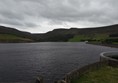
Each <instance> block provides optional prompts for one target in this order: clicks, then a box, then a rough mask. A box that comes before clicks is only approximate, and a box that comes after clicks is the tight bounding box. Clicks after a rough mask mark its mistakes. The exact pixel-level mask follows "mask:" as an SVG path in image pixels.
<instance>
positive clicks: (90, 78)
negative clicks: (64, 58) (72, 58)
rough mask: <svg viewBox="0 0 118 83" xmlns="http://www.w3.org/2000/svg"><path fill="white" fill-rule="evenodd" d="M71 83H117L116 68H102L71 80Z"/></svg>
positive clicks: (117, 72) (117, 70)
mask: <svg viewBox="0 0 118 83" xmlns="http://www.w3.org/2000/svg"><path fill="white" fill-rule="evenodd" d="M71 83H118V68H113V67H109V66H107V67H103V68H100V69H98V70H94V71H90V72H88V73H86V74H84V75H82V76H81V77H80V78H79V79H78V78H75V79H72V81H71Z"/></svg>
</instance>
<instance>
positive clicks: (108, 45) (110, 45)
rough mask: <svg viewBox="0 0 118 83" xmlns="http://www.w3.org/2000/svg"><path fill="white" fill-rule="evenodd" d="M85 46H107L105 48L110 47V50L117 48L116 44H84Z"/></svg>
mask: <svg viewBox="0 0 118 83" xmlns="http://www.w3.org/2000/svg"><path fill="white" fill-rule="evenodd" d="M86 44H93V45H99V46H107V47H111V48H118V44H100V43H90V42H88V43H86Z"/></svg>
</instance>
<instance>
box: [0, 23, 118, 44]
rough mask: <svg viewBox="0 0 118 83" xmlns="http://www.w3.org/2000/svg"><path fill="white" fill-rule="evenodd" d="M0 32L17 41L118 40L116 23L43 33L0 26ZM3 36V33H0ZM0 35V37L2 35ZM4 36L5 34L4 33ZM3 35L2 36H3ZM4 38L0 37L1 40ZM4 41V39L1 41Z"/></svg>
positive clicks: (115, 41) (109, 41)
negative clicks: (32, 32)
mask: <svg viewBox="0 0 118 83" xmlns="http://www.w3.org/2000/svg"><path fill="white" fill-rule="evenodd" d="M0 34H7V36H9V35H10V36H11V35H12V36H16V37H17V38H16V39H18V41H19V42H21V41H23V42H24V40H25V39H26V40H27V39H28V40H33V41H34V42H68V41H69V42H80V41H90V42H102V43H104V42H107V43H111V41H112V43H117V42H118V25H111V26H103V27H96V28H84V29H79V28H70V29H63V28H61V29H55V30H53V31H49V32H47V33H44V34H31V33H29V32H23V31H19V30H17V29H14V28H9V27H4V26H0ZM2 36H3V35H2ZM2 36H1V37H2ZM4 36H5V35H4ZM4 36H3V37H4ZM13 38H14V37H9V38H7V39H6V40H9V41H10V42H11V41H12V40H14V41H16V40H15V39H13ZM3 40H5V39H1V41H3ZM3 42H4V41H3Z"/></svg>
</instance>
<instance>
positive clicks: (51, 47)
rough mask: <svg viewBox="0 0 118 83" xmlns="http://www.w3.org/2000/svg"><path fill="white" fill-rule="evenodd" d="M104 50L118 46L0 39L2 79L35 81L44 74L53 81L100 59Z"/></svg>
mask: <svg viewBox="0 0 118 83" xmlns="http://www.w3.org/2000/svg"><path fill="white" fill-rule="evenodd" d="M105 51H118V49H117V48H111V47H105V46H98V45H91V44H86V43H84V42H80V43H70V42H60V43H56V42H44V43H7V44H2V43H1V44H0V82H19V81H29V80H31V81H33V80H35V78H36V77H37V76H42V77H43V78H44V80H45V83H54V81H56V80H59V79H62V78H63V76H64V75H65V74H67V73H68V72H70V71H72V70H73V69H76V68H80V67H82V66H85V65H87V64H90V63H94V62H97V61H99V57H100V53H101V52H105Z"/></svg>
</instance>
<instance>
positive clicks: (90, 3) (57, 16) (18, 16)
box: [0, 0, 118, 31]
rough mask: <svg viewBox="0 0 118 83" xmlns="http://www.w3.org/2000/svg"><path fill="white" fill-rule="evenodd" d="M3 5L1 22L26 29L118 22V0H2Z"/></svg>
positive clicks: (0, 13)
mask: <svg viewBox="0 0 118 83" xmlns="http://www.w3.org/2000/svg"><path fill="white" fill-rule="evenodd" d="M0 5H1V7H0V19H1V18H2V19H3V20H0V22H1V23H4V24H5V23H6V24H9V25H10V24H11V25H16V27H17V25H18V26H21V27H22V26H24V27H25V26H26V27H27V29H28V27H37V26H39V28H40V26H42V27H43V25H44V26H48V25H49V27H50V25H53V24H54V25H63V24H64V23H65V22H71V23H77V22H80V23H82V25H83V24H84V22H85V24H87V25H88V26H89V24H88V23H86V22H90V23H92V24H94V25H95V24H96V25H98V24H101V25H106V24H114V23H117V22H118V11H117V10H118V7H117V5H118V1H117V0H0ZM80 25H81V24H80ZM87 25H86V26H87ZM75 26H76V25H75ZM76 27H77V26H76ZM40 30H41V29H40ZM42 30H44V29H42ZM47 31H48V30H47Z"/></svg>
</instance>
